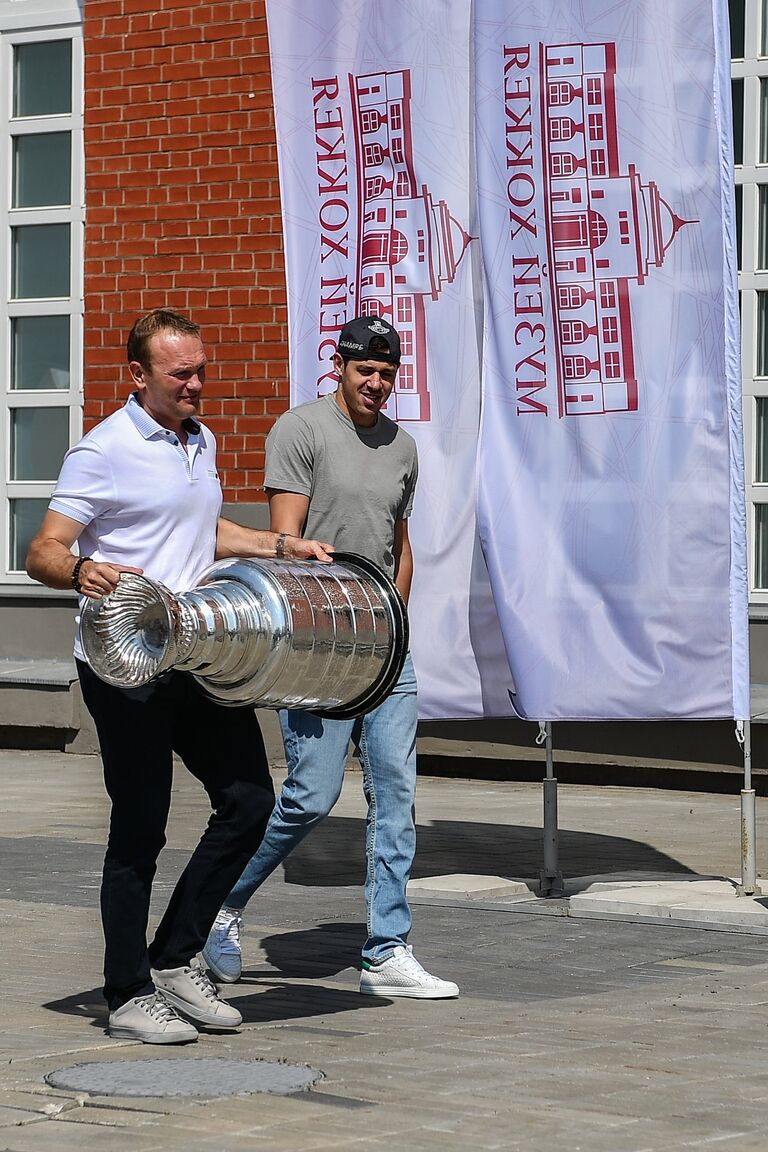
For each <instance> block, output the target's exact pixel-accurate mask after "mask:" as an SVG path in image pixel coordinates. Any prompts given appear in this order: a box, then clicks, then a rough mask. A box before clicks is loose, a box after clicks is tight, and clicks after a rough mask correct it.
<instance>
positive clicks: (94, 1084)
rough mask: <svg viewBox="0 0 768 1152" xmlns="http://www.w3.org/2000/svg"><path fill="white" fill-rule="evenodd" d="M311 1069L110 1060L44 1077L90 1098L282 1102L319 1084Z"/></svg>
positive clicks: (261, 1063) (214, 1061)
mask: <svg viewBox="0 0 768 1152" xmlns="http://www.w3.org/2000/svg"><path fill="white" fill-rule="evenodd" d="M322 1078H323V1073H322V1072H319V1071H318V1070H317V1069H316V1068H308V1067H307V1066H302V1065H299V1064H278V1063H275V1062H270V1061H268V1060H224V1059H220V1058H218V1057H207V1058H203V1059H200V1060H195V1059H189V1058H186V1059H183V1058H182V1059H177V1060H119V1061H118V1060H114V1061H110V1062H109V1063H106V1062H105V1063H93V1064H73V1065H72V1067H71V1068H59V1069H58V1071H56V1072H49V1073H48V1075H47V1076H46V1077H45V1081H46V1083H47V1084H50V1085H51V1086H52V1087H53V1088H67V1089H70V1090H71V1091H73V1092H88V1093H89V1094H90V1095H92V1096H243V1095H248V1094H249V1093H251V1092H269V1093H271V1094H272V1095H276V1096H285V1095H287V1094H288V1093H290V1092H301V1091H302V1090H303V1089H305V1088H309V1087H311V1085H312V1084H315V1083H316V1082H317V1081H318V1080H322Z"/></svg>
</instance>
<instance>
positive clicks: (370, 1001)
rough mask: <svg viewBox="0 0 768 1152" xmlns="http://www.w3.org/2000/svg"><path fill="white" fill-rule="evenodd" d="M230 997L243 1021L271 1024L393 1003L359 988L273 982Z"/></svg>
mask: <svg viewBox="0 0 768 1152" xmlns="http://www.w3.org/2000/svg"><path fill="white" fill-rule="evenodd" d="M227 999H228V1001H229V1003H230V1004H233V1005H234V1006H235V1008H237V1010H238V1011H239V1012H241V1013H242V1016H243V1023H244V1024H268V1023H270V1022H271V1021H275V1022H277V1021H284V1020H299V1019H306V1018H307V1017H310V1016H328V1015H330V1014H331V1013H337V1012H357V1011H359V1010H360V1009H361V1008H381V1007H385V1006H386V1005H388V1004H391V1003H392V1001H391V1000H389V999H386V998H385V997H383V996H381V997H380V996H361V995H360V993H359V992H358V991H357V989H355V990H350V991H349V992H346V991H344V990H343V989H340V988H322V987H319V986H318V985H316V984H273V985H272V987H270V988H267V989H266V990H265V991H262V992H254V993H252V994H251V995H248V996H229V997H228V998H227Z"/></svg>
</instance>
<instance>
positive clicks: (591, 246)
mask: <svg viewBox="0 0 768 1152" xmlns="http://www.w3.org/2000/svg"><path fill="white" fill-rule="evenodd" d="M539 68H540V79H541V94H542V97H541V122H542V124H541V126H542V148H543V159H544V174H545V192H544V210H545V215H546V225H547V227H546V231H547V244H548V250H549V251H548V257H549V269H550V276H549V282H550V291H551V294H552V316H553V327H554V339H555V349H556V364H557V374H558V406H559V413H560V415H561V416H572V415H580V414H582V413H595V412H633V411H635V410H636V409H637V406H638V388H637V378H636V376H635V363H634V351H633V346H632V316H631V307H630V289H629V286H630V283H632V282H634V283H636V284H639V285H642V284H644V283H645V281H646V278H647V276H648V273H649V270H650V269H651V268H660V267H661V265H662V264H663V262H664V258H665V256H666V253H667V250H668V248H669V246H670V244H671V243H672V241H673V239H674V237H675V235H676V234H677V232H678V230H679V229H680V228H681V227H682V225H683V224H686V223H690V221H685V220H681V219H680V218H679V217H678V216H676V215H675V213H674V212H673V211H672V209H671V208H670V207H669V205H668V204H667V203H666V201H665V200H664V199H663V198H662V196H661V194H660V192H659V189H658V187H657V186H656V184H655V183H654V182H653V181H649V182H648V183H647V184H643V182H642V180H641V178H640V175H639V173H638V172H637V170H636V169H635V167H634V166H633V165H632V164H629V165H628V167H627V171H626V172H625V173H622V172H620V170H619V150H618V131H617V123H616V104H615V93H614V85H615V78H616V52H615V45H613V44H558V45H542V46H541V51H540V64H539Z"/></svg>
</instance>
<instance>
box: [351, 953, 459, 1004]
mask: <svg viewBox="0 0 768 1152" xmlns="http://www.w3.org/2000/svg"><path fill="white" fill-rule="evenodd" d="M360 991H361V992H366V993H367V994H368V995H369V996H412V997H413V998H414V999H416V1000H450V999H453V998H454V997H456V996H458V994H459V986H458V984H454V983H453V981H451V980H439V979H438V977H437V976H433V975H432V974H431V973H429V972H427V970H426V969H425V968H422V966H421V964H419V962H418V960H417V959H416V957H415V956H414V954H413V948H412V947H411V945H410V944H407V945H405V947H403V945H402V944H399V945H398V946H397V948H395V950H394V952H393V953H392V955H391V956H389V957H388V958H387V959H386V960H383V961H382V962H381V964H371V963H370V962H369V961H368V960H363V971H362V972H361V973H360Z"/></svg>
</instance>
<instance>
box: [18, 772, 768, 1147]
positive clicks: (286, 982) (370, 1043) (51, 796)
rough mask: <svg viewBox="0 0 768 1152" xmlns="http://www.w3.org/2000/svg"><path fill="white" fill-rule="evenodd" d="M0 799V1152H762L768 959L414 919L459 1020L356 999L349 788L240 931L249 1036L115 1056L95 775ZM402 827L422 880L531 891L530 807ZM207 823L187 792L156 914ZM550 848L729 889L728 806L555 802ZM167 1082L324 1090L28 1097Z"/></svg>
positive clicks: (505, 925)
mask: <svg viewBox="0 0 768 1152" xmlns="http://www.w3.org/2000/svg"><path fill="white" fill-rule="evenodd" d="M0 778H1V779H2V786H3V805H2V813H0V865H1V867H0V929H2V942H3V947H2V948H1V949H0V987H1V988H2V1010H1V1011H0V1069H1V1071H0V1152H46V1150H48V1149H50V1150H51V1152H68V1150H69V1149H70V1148H71V1149H77V1152H123V1150H125V1152H160V1150H162V1152H182V1150H183V1152H204V1150H208V1149H210V1150H214V1149H215V1150H217V1152H240V1150H243V1152H244V1150H246V1149H247V1150H248V1152H254V1150H255V1149H259V1148H264V1149H265V1150H266V1149H268V1150H270V1152H299V1150H305V1149H306V1150H314V1149H318V1150H319V1149H326V1150H334V1152H346V1150H350V1152H351V1150H358V1149H360V1150H361V1152H367V1150H370V1152H374V1150H382V1152H383V1150H384V1149H386V1150H387V1152H391V1149H393V1148H401V1149H404V1150H406V1152H431V1150H433V1149H435V1150H438V1149H439V1150H440V1152H475V1150H483V1152H484V1150H492V1149H502V1150H504V1152H507V1150H509V1152H514V1150H518V1149H520V1150H525V1152H555V1150H559V1149H560V1148H563V1147H564V1148H567V1149H568V1150H569V1152H580V1150H584V1152H587V1150H589V1152H657V1150H658V1152H661V1150H662V1149H663V1150H664V1152H676V1150H679V1149H701V1148H704V1149H708V1148H712V1149H717V1150H718V1152H720V1150H722V1152H751V1150H760V1152H766V1150H768V1107H767V1106H766V1105H767V1103H768V1076H767V1075H766V1072H767V1071H768V1059H766V1056H765V1055H764V1053H765V1049H766V1027H767V1025H768V941H766V940H765V939H764V938H763V937H760V936H757V935H752V934H749V933H732V932H724V931H718V930H711V929H708V930H698V929H694V928H679V927H670V926H662V925H659V924H646V923H641V922H632V921H631V919H630V920H627V921H625V922H615V921H614V922H612V921H609V920H601V919H588V920H585V919H575V918H573V917H570V916H567V915H563V914H558V913H562V911H563V909H562V906H560V907H557V906H556V905H555V904H554V903H553V904H552V905H551V911H552V913H553V914H541V912H542V910H544V909H542V910H539V911H537V912H536V913H534V912H530V913H527V912H525V911H520V910H519V909H518V910H517V911H515V914H514V915H510V914H509V913H508V912H506V911H504V910H503V909H502V908H494V907H493V906H489V905H488V904H487V903H486V902H483V903H482V906H477V905H476V904H473V902H472V901H463V902H461V901H456V902H454V903H453V904H451V903H442V904H441V903H436V904H429V903H425V904H418V905H416V906H415V908H414V930H413V934H412V937H411V940H412V943H413V944H414V945H415V949H416V952H417V954H418V955H419V956H420V958H421V959H422V960H423V961H424V962H425V963H426V964H427V965H428V966H429V967H431V968H432V969H433V970H434V971H436V972H438V973H439V974H440V975H442V976H445V977H447V978H450V979H455V980H457V981H458V983H459V984H460V985H461V988H462V995H461V997H460V998H459V999H458V1000H456V1001H446V1002H426V1001H425V1002H416V1001H408V1000H387V999H374V998H370V997H362V996H360V995H359V994H358V992H357V977H358V957H359V948H360V945H361V943H362V939H363V936H364V908H363V902H362V891H361V882H362V876H363V865H364V851H363V829H364V807H363V802H362V797H361V789H360V778H359V775H357V774H354V773H351V774H349V776H348V779H347V781H346V784H345V789H344V794H343V796H342V799H341V801H340V803H339V805H338V806H337V808H336V810H335V811H334V813H333V814H332V816H331V817H330V818H329V819H328V820H327V821H326V823H325V824H324V826H322V827H321V828H320V829H318V830H317V831H316V832H315V833H314V834H313V835H312V836H311V837H310V838H309V839H308V840H307V841H306V842H305V844H304V845H302V847H301V848H300V849H299V850H298V851H297V852H296V853H295V854H294V856H293V857H292V858H291V859H290V860H289V861H288V862H287V864H286V867H285V869H284V870H281V871H280V873H278V874H276V875H275V876H273V877H272V878H271V879H270V881H269V882H268V883H267V884H266V885H265V886H264V888H263V889H262V891H261V892H260V893H259V894H258V895H257V896H256V897H255V898H254V900H253V901H252V903H251V905H250V906H249V908H248V911H247V914H246V917H247V918H246V932H245V959H246V964H245V975H244V979H243V980H242V981H241V983H239V984H237V985H234V986H231V987H228V988H227V989H225V991H224V994H225V995H226V997H227V998H228V999H230V1000H231V1002H232V1003H233V1004H235V1005H236V1006H237V1007H238V1008H239V1010H240V1011H241V1012H242V1014H243V1018H244V1023H243V1026H242V1028H241V1029H240V1030H239V1032H237V1033H236V1034H226V1035H224V1034H213V1033H209V1034H206V1035H205V1036H203V1037H201V1039H200V1041H199V1042H198V1044H197V1045H195V1046H193V1047H191V1048H190V1047H185V1048H181V1049H178V1050H175V1051H174V1050H173V1049H168V1048H163V1047H156V1048H155V1047H148V1046H143V1045H140V1044H134V1043H130V1042H127V1041H113V1040H110V1039H109V1038H108V1037H107V1036H106V1034H105V1032H104V1025H105V1020H106V1014H105V1011H104V1008H103V1006H102V1003H101V998H100V992H99V986H100V965H101V936H100V926H99V921H98V913H97V907H98V882H99V871H100V864H101V857H102V852H103V848H102V844H103V838H104V829H105V824H106V816H107V807H106V803H105V799H104V796H103V789H102V785H101V778H100V769H99V762H98V760H97V759H96V758H95V757H85V756H83V757H77V756H71V755H61V754H58V753H51V752H32V753H30V752H12V751H0ZM758 803H759V807H758V823H759V830H760V829H761V828H762V827H763V826H764V821H765V814H766V809H765V807H764V804H765V803H768V801H766V802H758ZM417 807H418V819H419V851H418V856H417V860H416V865H415V868H414V875H415V876H417V877H430V876H439V875H443V874H446V873H461V874H466V875H471V874H478V875H495V876H521V875H523V876H524V875H535V874H536V873H537V871H538V869H539V868H540V867H541V859H540V855H541V791H540V788H539V787H538V786H537V785H533V784H504V783H497V782H492V783H489V782H483V781H473V782H470V781H463V780H437V779H421V780H420V782H419V793H418V805H417ZM206 816H207V808H206V804H205V799H204V796H203V794H202V792H201V790H200V788H199V786H198V785H197V784H196V783H195V782H194V781H192V780H191V779H190V778H189V777H188V776H187V774H186V773H185V772H184V770H183V769H181V768H180V769H179V771H178V773H177V780H176V787H175V791H174V806H173V813H172V818H171V824H170V828H169V837H168V847H167V848H166V849H165V851H164V853H163V857H162V859H161V865H160V870H159V873H158V881H157V893H156V900H155V906H154V908H153V915H154V916H156V915H157V913H158V911H159V909H160V908H161V906H162V901H163V900H164V899H165V898H167V895H168V893H169V891H170V888H171V886H172V884H173V881H174V878H175V876H176V875H177V874H178V871H179V869H180V868H181V867H182V866H183V863H184V861H185V859H186V857H187V855H188V853H189V851H190V850H191V847H192V845H193V844H194V842H195V841H196V839H197V837H198V836H199V833H200V830H201V829H202V827H203V825H204V822H205V819H206ZM560 825H561V828H562V830H563V831H562V837H561V845H562V853H561V863H562V867H563V871H564V873H565V874H566V876H567V877H578V876H593V875H599V874H603V875H609V876H610V875H611V873H618V872H621V873H630V874H632V873H634V874H637V876H638V877H640V878H641V877H642V876H643V875H645V874H654V873H658V872H659V871H663V872H665V873H677V874H679V877H680V879H681V881H683V882H684V881H685V878H686V877H689V878H690V879H692V880H693V879H695V877H696V876H697V875H710V874H716V875H724V876H728V875H732V876H733V875H736V874H737V873H738V866H739V840H738V838H739V802H738V796H733V797H730V796H724V795H709V794H703V793H702V794H695V793H684V792H673V791H659V790H645V789H630V788H610V787H602V788H599V787H592V786H586V785H571V786H568V787H561V790H560ZM761 846H762V840H760V839H759V840H758V853H759V859H760V860H761V862H762V852H761ZM168 1059H173V1060H175V1061H176V1062H177V1063H178V1069H179V1079H180V1081H181V1082H183V1078H184V1075H185V1069H189V1068H190V1061H195V1060H202V1059H205V1060H207V1061H208V1060H215V1059H219V1060H221V1061H224V1060H230V1061H231V1060H241V1061H253V1060H265V1061H269V1062H282V1061H285V1062H288V1063H290V1064H295V1065H300V1066H309V1067H311V1068H313V1069H317V1070H319V1071H320V1072H322V1074H323V1079H322V1080H320V1081H319V1082H318V1083H317V1084H316V1085H315V1086H314V1087H313V1088H312V1089H311V1090H309V1091H305V1092H300V1093H297V1094H294V1095H288V1096H276V1095H267V1094H262V1093H259V1094H255V1095H241V1096H237V1097H227V1098H221V1097H219V1098H217V1097H216V1096H215V1095H212V1097H211V1098H210V1099H201V1098H199V1097H194V1098H185V1097H169V1098H160V1097H155V1098H153V1097H128V1096H125V1097H120V1096H98V1095H88V1094H87V1093H85V1092H76V1091H66V1090H62V1089H58V1088H53V1087H51V1086H50V1085H49V1084H47V1083H46V1082H45V1079H44V1077H45V1076H46V1075H47V1074H49V1073H51V1072H54V1071H56V1070H58V1069H62V1068H71V1067H73V1066H74V1065H81V1064H87V1063H91V1062H97V1063H102V1062H109V1063H110V1064H115V1063H118V1064H119V1063H120V1062H125V1063H132V1062H135V1061H137V1060H139V1061H146V1062H147V1064H150V1063H151V1061H153V1060H163V1061H166V1060H168ZM223 1066H224V1065H222V1067H223ZM212 1088H215V1085H212Z"/></svg>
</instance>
